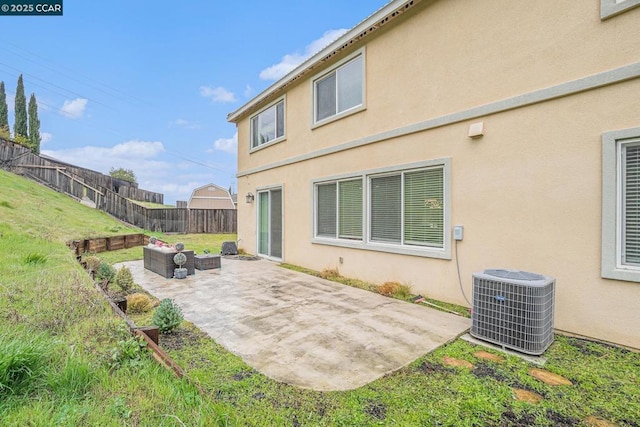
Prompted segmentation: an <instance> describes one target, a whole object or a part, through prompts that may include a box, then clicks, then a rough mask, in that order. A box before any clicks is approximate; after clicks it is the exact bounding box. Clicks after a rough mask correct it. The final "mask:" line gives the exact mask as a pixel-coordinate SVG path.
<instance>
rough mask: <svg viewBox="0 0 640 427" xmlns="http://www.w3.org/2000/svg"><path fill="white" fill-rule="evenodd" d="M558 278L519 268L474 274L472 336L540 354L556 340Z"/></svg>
mask: <svg viewBox="0 0 640 427" xmlns="http://www.w3.org/2000/svg"><path fill="white" fill-rule="evenodd" d="M555 283H556V281H555V279H554V278H551V277H549V276H544V275H542V274H536V273H528V272H526V271H519V270H484V271H483V272H481V273H474V274H473V315H472V319H471V335H472V336H474V337H476V338H478V339H481V340H484V341H488V342H491V343H494V344H497V345H499V346H501V347H502V348H509V349H513V350H516V351H519V352H522V353H527V354H533V355H540V354H542V353H544V351H545V350H546V349H547V348H548V347H549V345H551V343H552V342H553V301H554V288H555Z"/></svg>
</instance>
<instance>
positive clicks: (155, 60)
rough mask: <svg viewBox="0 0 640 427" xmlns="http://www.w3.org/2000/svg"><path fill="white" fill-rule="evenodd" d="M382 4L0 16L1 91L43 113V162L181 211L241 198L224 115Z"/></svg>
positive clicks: (160, 6) (196, 1)
mask: <svg viewBox="0 0 640 427" xmlns="http://www.w3.org/2000/svg"><path fill="white" fill-rule="evenodd" d="M386 3H387V1H386V0H369V1H344V0H341V1H338V0H324V1H310V0H296V1H278V0H276V1H270V2H266V1H245V2H222V1H213V0H208V1H206V0H192V1H183V2H178V1H176V2H168V1H148V0H138V1H131V0H127V1H124V0H112V1H109V2H94V1H86V0H85V1H80V0H65V1H64V15H63V16H61V17H56V16H34V17H26V16H0V29H1V31H0V80H1V81H4V83H5V87H6V91H7V97H8V106H9V110H10V111H9V122H10V125H11V127H13V102H14V94H15V87H16V82H17V79H18V75H19V74H21V73H22V74H23V77H24V83H25V91H26V95H27V98H28V97H29V95H30V94H31V93H35V94H36V97H37V99H38V104H39V111H38V113H39V117H40V122H41V125H40V132H41V134H42V136H43V142H42V145H41V150H42V152H43V153H44V154H47V155H50V156H53V157H56V158H58V159H60V160H63V161H67V162H70V163H73V164H77V165H79V166H84V167H88V168H91V169H94V170H98V171H101V172H104V173H108V171H109V170H110V169H111V168H112V167H115V168H118V167H124V168H127V169H132V170H133V171H134V172H135V173H136V176H137V178H138V182H139V184H140V187H141V188H145V189H147V190H151V191H157V192H160V193H164V194H165V203H169V204H173V203H175V201H176V200H188V198H189V196H190V194H191V191H192V190H193V189H194V188H197V187H199V186H202V185H205V184H208V183H210V182H214V183H216V184H218V185H221V186H223V187H229V186H233V188H236V179H235V174H236V171H237V166H236V154H235V151H236V144H237V136H236V130H235V125H233V124H231V123H227V121H226V117H227V114H228V113H229V112H231V111H234V110H235V109H237V108H238V107H240V106H241V105H243V104H244V103H245V102H247V101H248V100H250V99H251V98H252V97H254V96H256V95H257V94H258V93H260V92H261V91H262V90H264V89H265V88H267V87H268V86H269V85H271V84H272V83H273V82H274V81H275V80H276V79H277V78H279V77H280V76H282V75H284V74H285V73H286V72H287V71H289V70H290V69H291V68H292V67H293V66H294V65H297V64H298V63H300V62H301V61H302V60H303V59H305V58H306V57H308V56H309V55H310V54H311V53H313V50H319V49H321V48H322V47H324V46H325V45H326V44H328V43H329V42H330V41H332V39H335V38H336V37H337V36H339V35H340V34H342V32H344V30H346V29H350V28H352V27H353V26H355V25H356V24H358V23H359V22H360V21H362V20H363V19H365V18H366V17H367V16H369V15H370V14H372V13H373V12H375V11H376V10H377V9H379V8H380V7H382V6H383V5H384V4H386Z"/></svg>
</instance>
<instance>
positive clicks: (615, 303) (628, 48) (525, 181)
mask: <svg viewBox="0 0 640 427" xmlns="http://www.w3.org/2000/svg"><path fill="white" fill-rule="evenodd" d="M639 5H640V0H581V1H557V0H537V1H528V2H513V1H507V0H483V1H481V2H480V1H468V0H447V1H444V0H439V1H427V0H422V1H419V0H409V1H407V0H395V1H391V2H390V3H388V4H387V5H386V6H384V7H383V8H382V9H380V10H378V11H377V12H375V13H374V14H373V15H371V16H370V17H368V18H367V19H365V20H364V21H363V22H362V23H360V24H359V25H357V26H356V27H355V28H353V29H352V30H351V31H349V32H347V33H346V34H345V35H344V36H343V37H341V38H340V39H339V40H336V41H335V42H334V43H332V44H331V45H329V46H327V47H326V48H324V49H323V50H322V51H321V52H319V53H317V54H316V55H314V56H313V57H312V58H310V59H309V60H307V61H306V62H304V63H303V64H302V65H300V66H299V67H298V68H296V69H295V70H293V71H292V72H290V73H289V74H288V75H286V76H285V77H283V78H282V79H281V80H279V81H277V82H276V83H275V84H273V85H272V86H270V87H269V88H267V89H266V90H265V91H264V92H262V93H260V94H259V95H258V96H256V97H255V98H254V99H252V100H251V101H249V102H248V103H247V104H245V105H243V106H242V107H240V108H239V109H238V110H236V111H234V112H232V113H230V114H229V117H228V119H229V121H231V122H233V123H236V124H237V128H238V193H239V194H240V202H239V203H238V238H239V240H240V241H241V246H242V248H243V249H245V250H246V251H247V252H250V253H258V254H260V255H261V256H263V257H266V258H269V259H274V260H282V261H285V262H287V263H292V264H297V265H300V266H305V267H309V268H313V269H316V270H322V269H325V268H337V269H338V270H339V271H340V273H341V274H342V275H344V276H347V277H356V278H360V279H364V280H368V281H372V282H375V283H382V282H385V281H398V282H402V283H407V284H410V285H411V287H412V289H413V290H414V292H416V293H422V294H426V295H428V296H429V297H432V298H436V299H439V300H444V301H450V302H454V303H459V304H464V305H467V303H466V302H465V299H464V297H463V295H462V292H461V289H460V287H461V286H460V284H459V282H458V268H459V271H460V277H461V281H462V288H463V289H464V290H465V292H466V294H467V295H470V294H471V291H472V275H473V273H474V272H478V271H482V270H484V269H487V268H509V269H517V270H524V271H530V272H536V273H541V274H545V275H548V276H552V277H554V278H556V287H555V328H556V329H558V330H560V331H567V332H570V333H574V334H579V335H583V336H587V337H592V338H596V339H600V340H605V341H610V342H614V343H618V344H622V345H626V346H630V347H634V348H640V326H639V325H640V25H638V23H640V7H638V8H637V7H636V6H639ZM458 225H460V226H463V227H464V233H463V236H462V237H463V239H462V240H455V239H454V237H453V229H454V226H458Z"/></svg>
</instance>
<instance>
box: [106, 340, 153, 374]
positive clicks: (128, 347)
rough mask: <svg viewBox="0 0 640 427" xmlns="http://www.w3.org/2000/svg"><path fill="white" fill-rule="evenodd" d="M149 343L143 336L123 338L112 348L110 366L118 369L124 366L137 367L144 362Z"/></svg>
mask: <svg viewBox="0 0 640 427" xmlns="http://www.w3.org/2000/svg"><path fill="white" fill-rule="evenodd" d="M146 347H147V343H146V342H145V341H144V340H143V339H142V338H141V337H132V336H129V337H128V338H124V339H121V340H120V341H118V345H117V346H116V347H114V348H113V349H112V350H111V355H110V357H109V367H110V368H111V369H118V368H122V367H136V366H140V365H141V364H142V363H143V357H144V356H145V354H146V353H145V349H146Z"/></svg>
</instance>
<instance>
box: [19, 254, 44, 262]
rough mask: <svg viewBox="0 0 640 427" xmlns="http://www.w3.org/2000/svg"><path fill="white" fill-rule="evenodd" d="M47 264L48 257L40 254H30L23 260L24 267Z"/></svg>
mask: <svg viewBox="0 0 640 427" xmlns="http://www.w3.org/2000/svg"><path fill="white" fill-rule="evenodd" d="M45 262H47V256H46V255H44V254H39V253H30V254H27V255H25V257H24V258H22V263H23V264H24V265H40V264H44V263H45Z"/></svg>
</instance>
